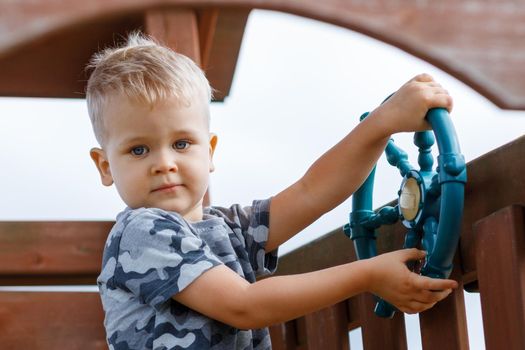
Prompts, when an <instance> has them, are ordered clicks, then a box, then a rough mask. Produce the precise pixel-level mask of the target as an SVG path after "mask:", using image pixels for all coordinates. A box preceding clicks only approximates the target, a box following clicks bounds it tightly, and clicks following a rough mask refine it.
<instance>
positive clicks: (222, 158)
mask: <svg viewBox="0 0 525 350" xmlns="http://www.w3.org/2000/svg"><path fill="white" fill-rule="evenodd" d="M421 72H428V73H430V74H432V75H433V76H434V77H435V78H436V80H438V81H439V82H440V83H441V84H442V85H443V86H445V87H446V88H447V89H448V90H449V92H450V93H451V95H452V96H453V97H454V99H455V108H454V111H453V113H452V117H453V121H454V123H455V126H456V131H457V134H458V137H459V140H460V144H461V147H462V151H463V154H464V155H465V157H466V159H467V161H468V160H472V159H474V158H476V157H478V156H480V155H482V154H484V153H486V152H488V151H490V150H492V149H494V148H497V147H498V146H500V145H502V144H505V143H507V142H509V141H511V140H513V139H516V138H517V137H519V136H521V135H523V133H524V131H525V112H512V111H502V110H500V109H499V108H497V107H495V106H494V105H493V104H492V103H490V102H488V101H487V100H486V99H484V98H483V97H481V96H480V95H478V94H477V93H475V92H474V91H472V90H471V89H470V88H468V87H466V86H465V85H464V84H462V83H461V82H459V81H457V80H455V79H454V78H452V77H450V76H448V75H447V74H445V73H443V72H441V71H440V70H438V69H436V68H435V67H433V66H431V65H429V64H427V63H425V62H423V61H421V60H419V59H416V58H414V57H411V56H409V55H407V54H405V53H404V52H402V51H400V50H398V49H396V48H393V47H391V46H388V45H386V44H384V43H381V42H378V41H375V40H373V39H370V38H368V37H364V36H362V35H360V34H357V33H354V32H351V31H349V30H346V29H342V28H338V27H335V26H331V25H327V24H323V23H320V22H316V21H312V20H307V19H304V18H299V17H294V16H290V15H285V14H279V13H274V12H267V11H254V13H252V15H251V17H250V19H249V21H248V25H247V28H246V32H245V37H244V41H243V46H242V50H241V54H240V58H239V62H238V66H237V70H236V75H235V79H234V84H233V87H232V90H231V93H230V96H229V97H228V98H227V100H226V102H225V103H222V104H213V105H212V129H213V131H214V132H216V133H217V134H218V135H219V144H218V149H217V151H216V159H215V163H216V168H217V169H216V171H215V173H213V174H212V179H211V196H212V202H213V204H215V205H223V206H225V205H230V204H232V203H241V204H250V203H251V201H252V200H253V199H258V198H267V197H269V196H271V195H274V194H276V193H277V192H279V191H280V190H282V189H284V188H285V187H286V186H288V185H290V184H291V183H293V182H295V181H296V180H297V179H298V178H299V177H300V176H301V175H302V174H303V173H304V172H305V171H306V169H307V168H308V167H309V165H310V164H311V163H312V162H313V161H314V160H315V159H316V158H317V157H318V156H320V155H321V154H322V153H323V152H324V151H326V150H327V149H328V148H330V147H331V146H332V145H334V144H335V143H336V142H337V141H338V140H339V139H341V138H342V137H343V136H344V135H345V134H346V133H348V132H349V131H350V130H351V129H352V128H353V127H354V126H355V125H356V124H357V122H358V119H359V116H360V115H361V114H362V113H363V112H365V111H369V110H371V109H373V108H374V107H375V106H377V105H378V104H379V103H380V102H381V101H382V100H383V99H384V98H385V97H386V96H388V95H389V94H390V93H391V92H394V91H395V90H396V89H397V88H399V87H400V86H401V85H402V84H403V83H404V82H405V81H407V80H408V79H410V78H411V77H412V76H414V75H416V74H418V73H421ZM0 116H1V119H0V123H1V127H0V140H2V141H1V142H2V144H3V145H4V147H6V150H5V152H1V154H0V163H1V164H3V165H4V166H3V169H4V170H3V175H2V182H3V184H4V185H3V186H2V187H1V189H0V198H2V201H1V202H0V220H100V219H103V220H113V219H114V217H115V215H116V214H117V213H118V212H119V211H120V210H122V209H123V204H122V202H121V201H120V199H119V198H118V196H117V193H116V191H115V189H114V188H113V187H112V188H106V187H103V186H102V185H101V184H100V182H99V179H98V175H97V172H96V169H95V167H94V166H93V165H92V164H91V160H90V159H89V155H88V152H89V149H90V148H91V147H92V146H94V145H96V142H95V140H94V137H93V136H92V132H91V127H90V124H89V120H88V116H87V111H86V107H85V102H84V101H83V100H45V99H15V98H0ZM394 138H395V140H396V144H398V145H400V146H401V147H402V148H403V149H404V150H405V151H407V152H408V153H409V155H410V160H411V161H412V163H413V164H417V163H416V160H415V159H416V157H417V149H416V147H415V146H413V144H412V141H411V139H412V134H403V135H395V137H394ZM356 166H359V165H356ZM400 183H401V177H400V176H399V173H398V172H397V170H396V169H394V168H392V167H390V166H389V165H387V163H386V161H385V160H384V159H381V160H380V161H379V163H378V170H377V173H376V180H375V192H374V202H375V207H378V206H380V205H382V204H385V203H387V202H389V201H391V200H392V199H394V198H395V195H396V193H397V190H398V187H399V185H400ZM350 210H351V206H350V201H347V202H345V203H344V204H342V205H341V206H340V207H338V208H336V209H335V210H333V211H332V212H330V213H329V214H327V215H325V216H323V218H321V219H320V220H319V221H318V222H317V223H315V224H313V225H311V226H310V227H309V228H307V229H306V230H304V231H303V232H302V233H301V234H299V235H298V236H297V237H295V238H294V239H292V240H291V241H290V242H288V243H286V244H285V245H284V246H282V248H281V254H282V253H285V252H288V251H290V250H291V249H293V248H295V247H297V246H299V245H301V244H303V243H304V242H307V241H309V240H311V239H313V238H317V237H319V236H320V235H322V234H324V233H326V232H329V231H331V230H332V229H335V228H337V227H340V226H341V225H343V224H344V223H345V222H346V220H347V216H348V213H349V211H350ZM320 253H322V252H320ZM469 303H472V304H473V305H474V306H473V307H474V308H476V310H473V311H470V310H469V313H468V314H469V327H472V328H471V329H469V332H470V334H471V335H472V334H473V330H474V332H478V331H476V329H479V327H481V323H480V322H481V321H479V320H480V317H479V298H478V299H476V298H474V299H472V300H471V298H470V297H469V296H467V307H469ZM476 318H477V319H478V321H477V324H475V325H472V324H473V323H475V322H476V321H475V319H476ZM407 319H408V321H407V325H408V328H409V329H414V328H417V318H414V317H408V318H407ZM414 322H415V324H414ZM476 327H477V328H476ZM409 333H410V332H409ZM477 334H478V336H471V348H473V349H479V348H483V347H484V345H483V338H482V336H479V332H478V333H477ZM418 341H419V340H417V339H416V340H409V342H410V343H409V348H410V349H417V348H420V347H421V344H420V342H419V343H418ZM472 342H474V343H472ZM355 348H359V344H355V343H352V349H355Z"/></svg>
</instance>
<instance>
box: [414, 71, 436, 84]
mask: <svg viewBox="0 0 525 350" xmlns="http://www.w3.org/2000/svg"><path fill="white" fill-rule="evenodd" d="M411 81H419V82H430V81H434V78H432V76H431V75H430V74H428V73H422V74H418V75H416V76H415V77H414V78H412V79H411Z"/></svg>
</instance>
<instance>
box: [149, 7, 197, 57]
mask: <svg viewBox="0 0 525 350" xmlns="http://www.w3.org/2000/svg"><path fill="white" fill-rule="evenodd" d="M145 23H146V32H147V33H148V34H149V35H151V36H152V37H154V38H155V39H157V40H159V41H160V42H161V43H163V44H164V45H166V46H168V47H170V48H172V49H173V50H175V51H176V52H178V53H181V54H183V55H185V56H188V57H189V58H191V59H192V60H193V61H194V62H195V63H197V65H199V66H200V65H201V54H200V43H199V29H198V23H197V14H196V12H195V11H194V10H191V9H180V8H177V9H155V10H149V11H148V12H147V13H146V15H145Z"/></svg>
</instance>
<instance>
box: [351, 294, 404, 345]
mask: <svg viewBox="0 0 525 350" xmlns="http://www.w3.org/2000/svg"><path fill="white" fill-rule="evenodd" d="M375 304H376V299H375V297H374V296H373V295H372V294H369V293H365V294H361V295H359V315H360V318H361V335H362V338H363V348H364V349H366V350H384V349H391V350H406V349H407V340H406V331H405V317H404V314H403V313H402V312H396V313H395V315H394V317H393V318H392V319H386V318H381V317H378V316H376V314H374V312H373V310H374V307H375Z"/></svg>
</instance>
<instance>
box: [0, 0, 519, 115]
mask: <svg viewBox="0 0 525 350" xmlns="http://www.w3.org/2000/svg"><path fill="white" fill-rule="evenodd" d="M187 6H193V7H195V8H200V9H202V8H206V7H211V8H219V9H228V10H229V9H234V8H238V9H251V8H263V9H270V10H277V11H284V12H289V13H293V14H297V15H301V16H306V17H311V18H314V19H318V20H321V21H325V22H328V23H332V24H335V25H340V26H342V27H345V28H349V29H351V30H355V31H358V32H361V33H364V34H365V35H369V36H371V37H374V38H376V39H379V40H381V41H384V42H386V43H389V44H391V45H394V46H397V47H399V48H401V49H402V50H405V51H407V52H408V53H410V54H413V55H416V56H418V57H420V58H422V59H424V60H427V61H429V62H430V63H432V64H434V65H436V66H437V67H439V68H441V69H443V70H444V71H446V72H448V73H449V74H452V75H453V76H455V77H456V78H458V79H460V80H461V81H463V82H465V83H466V84H468V85H469V86H471V87H473V88H474V89H475V90H477V91H478V92H479V93H481V94H482V95H484V96H486V97H487V98H489V99H490V100H491V101H493V102H494V103H496V104H497V105H498V106H500V107H502V108H512V109H524V108H525V102H524V101H525V100H524V99H523V96H524V95H525V68H524V67H525V56H524V55H522V54H521V53H522V52H524V51H525V40H523V31H522V27H521V26H522V23H524V22H525V3H524V2H522V1H515V0H499V1H489V2H487V1H483V0H471V1H463V2H461V1H460V2H458V1H457V0H442V1H438V2H436V1H426V2H421V1H402V2H398V1H388V0H368V1H366V2H363V1H362V0H348V1H341V0H324V1H318V0H193V1H191V2H190V1H188V0H163V1H152V0H148V1H136V0H111V1H107V0H91V1H78V0H60V1H48V0H34V1H12V0H0V23H1V26H0V29H2V30H0V33H1V34H0V67H2V66H3V65H4V64H7V61H13V60H14V62H16V60H15V58H14V56H11V54H12V53H13V52H15V51H17V50H21V48H22V47H24V46H27V45H31V43H32V42H34V41H35V40H36V39H38V38H41V37H43V36H46V35H49V34H50V33H59V32H64V31H68V30H70V28H72V27H75V26H77V25H79V24H85V23H87V22H90V21H92V22H97V21H98V20H100V19H102V18H109V17H113V18H119V19H122V18H124V17H127V16H130V15H136V14H140V13H143V12H145V11H148V10H149V9H151V8H152V7H156V8H159V7H162V8H170V7H179V8H182V7H187ZM139 27H140V26H130V27H128V28H127V31H130V30H133V29H137V28H139ZM219 27H220V26H219ZM107 33H111V32H106V34H107ZM119 33H122V32H119ZM458 33H461V35H458ZM80 34H81V35H80V36H79V37H77V39H78V40H77V41H76V42H73V43H72V44H73V46H69V49H70V51H72V52H78V51H79V50H82V47H83V45H84V41H90V37H92V35H93V30H86V31H85V32H83V33H80ZM221 46H222V45H221ZM66 48H68V46H61V49H60V51H62V52H63V53H65V55H63V56H59V55H58V56H56V58H57V59H58V62H57V67H58V68H59V67H60V65H61V64H64V63H67V60H68V59H69V58H70V57H71V55H72V54H71V53H67V51H66ZM55 51H56V50H55ZM40 53H41V54H43V51H42V52H40ZM8 56H9V57H8ZM15 56H16V55H15ZM212 56H213V55H212ZM234 56H235V55H234ZM2 57H4V58H5V60H4V59H2ZM36 57H37V56H32V57H31V59H33V61H34V62H38V63H41V62H42V59H41V58H42V57H40V56H38V58H36ZM44 57H45V56H44ZM215 59H216V60H220V59H221V57H220V56H215ZM217 62H218V61H217ZM83 66H84V63H81V64H80V65H77V66H76V67H75V69H74V70H73V72H74V74H68V75H67V76H64V77H63V78H64V80H61V81H60V82H59V83H57V84H53V85H52V87H53V88H57V89H58V88H59V87H60V85H68V86H70V85H71V84H72V82H75V81H77V80H78V77H77V75H76V74H77V72H81V71H82V68H83ZM37 71H38V70H37ZM231 73H233V71H232V72H231ZM40 74H43V75H45V72H44V71H43V70H42V71H40ZM37 77H38V78H35V76H24V80H23V82H21V83H22V84H26V85H29V87H27V88H26V89H24V90H10V89H5V90H4V89H0V94H6V93H7V92H10V93H17V92H18V93H26V94H27V93H31V92H33V93H37V92H38V93H46V91H45V90H38V91H37V90H36V89H33V88H31V85H32V84H33V82H35V81H38V80H39V76H37ZM231 77H232V75H229V76H227V77H226V79H227V80H231ZM47 82H49V83H52V82H51V81H47ZM223 83H226V84H227V83H228V81H225V82H222V81H217V82H214V84H213V86H216V87H217V88H218V89H220V90H221V91H222V92H223V93H226V92H227V90H223V88H225V87H224V86H221V85H222V84H223ZM21 86H22V85H21ZM7 87H8V86H7ZM59 91H63V90H58V91H47V94H50V95H53V94H54V95H56V96H58V92H59ZM69 96H70V94H69V95H68V97H69Z"/></svg>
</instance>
